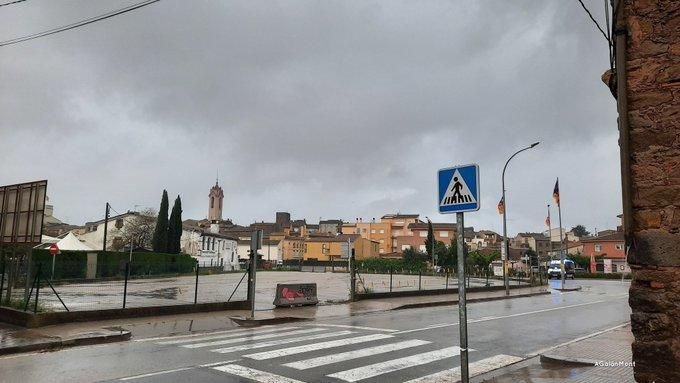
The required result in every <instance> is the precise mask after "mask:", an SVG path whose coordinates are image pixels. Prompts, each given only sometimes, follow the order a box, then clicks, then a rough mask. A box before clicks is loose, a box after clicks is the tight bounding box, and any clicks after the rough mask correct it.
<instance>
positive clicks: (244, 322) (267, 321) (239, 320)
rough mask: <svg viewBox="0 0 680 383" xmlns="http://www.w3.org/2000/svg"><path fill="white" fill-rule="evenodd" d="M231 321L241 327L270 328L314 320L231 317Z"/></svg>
mask: <svg viewBox="0 0 680 383" xmlns="http://www.w3.org/2000/svg"><path fill="white" fill-rule="evenodd" d="M229 319H230V320H231V321H232V322H234V323H236V324H237V325H239V326H241V327H258V326H268V325H275V324H282V323H292V322H304V321H311V320H313V318H302V317H274V318H262V319H258V318H255V319H250V318H246V317H229Z"/></svg>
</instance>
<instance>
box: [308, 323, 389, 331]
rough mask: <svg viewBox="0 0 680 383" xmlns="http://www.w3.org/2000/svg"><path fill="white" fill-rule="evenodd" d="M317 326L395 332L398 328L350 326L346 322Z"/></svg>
mask: <svg viewBox="0 0 680 383" xmlns="http://www.w3.org/2000/svg"><path fill="white" fill-rule="evenodd" d="M317 326H323V327H340V328H351V329H356V330H368V331H385V332H397V331H399V330H393V329H389V328H377V327H364V326H350V325H346V324H318V325H317Z"/></svg>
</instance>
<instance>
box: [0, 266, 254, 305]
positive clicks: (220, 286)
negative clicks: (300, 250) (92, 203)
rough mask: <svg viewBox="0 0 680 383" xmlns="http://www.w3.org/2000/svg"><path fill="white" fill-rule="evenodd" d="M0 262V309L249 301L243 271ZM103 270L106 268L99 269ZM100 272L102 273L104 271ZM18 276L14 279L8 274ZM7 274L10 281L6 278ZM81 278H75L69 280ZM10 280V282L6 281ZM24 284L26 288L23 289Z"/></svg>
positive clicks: (176, 267) (210, 268)
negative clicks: (88, 269) (5, 307)
mask: <svg viewBox="0 0 680 383" xmlns="http://www.w3.org/2000/svg"><path fill="white" fill-rule="evenodd" d="M54 261H55V262H54V266H53V265H52V263H51V262H49V261H48V262H45V260H44V259H34V260H33V261H31V262H30V264H29V261H27V260H25V259H24V260H23V261H22V264H20V265H17V264H16V263H17V262H18V260H16V259H12V258H11V257H2V259H0V282H1V284H0V305H3V306H9V307H13V308H17V309H21V310H27V311H43V312H45V311H47V312H54V311H86V310H103V309H118V308H129V307H151V306H168V305H182V304H198V303H212V302H230V301H242V300H246V299H247V289H248V286H247V282H248V281H247V277H246V276H245V275H246V273H247V272H246V270H237V271H230V272H225V271H222V269H221V268H219V267H215V266H213V267H210V266H205V267H201V266H202V265H199V264H198V263H196V262H193V263H192V264H187V262H184V263H179V262H174V261H173V262H171V261H168V260H167V259H163V258H161V259H158V260H154V259H153V258H152V257H146V258H143V257H139V260H136V257H135V256H134V254H133V256H132V257H131V260H126V261H123V262H119V263H118V264H116V265H114V266H111V265H106V262H100V263H99V264H98V265H97V266H96V267H97V269H96V272H94V271H93V272H92V273H90V274H93V275H94V277H92V275H90V278H86V277H82V276H83V275H87V274H88V273H87V272H86V271H83V270H82V269H83V267H88V265H87V264H85V265H83V262H76V261H73V260H69V259H68V258H65V257H62V258H60V257H57V258H56V259H55V260H54ZM101 265H105V266H101ZM102 267H106V268H105V269H102ZM12 270H15V271H16V270H20V271H19V272H18V273H16V272H13V273H11V272H10V271H12ZM10 274H12V277H11V278H10ZM73 276H79V277H73ZM10 279H11V280H10ZM27 282H28V283H27Z"/></svg>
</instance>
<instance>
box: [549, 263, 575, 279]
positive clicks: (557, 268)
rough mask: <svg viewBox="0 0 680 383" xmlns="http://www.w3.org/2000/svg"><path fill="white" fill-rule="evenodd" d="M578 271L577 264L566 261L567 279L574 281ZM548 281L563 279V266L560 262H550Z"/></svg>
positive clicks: (565, 271)
mask: <svg viewBox="0 0 680 383" xmlns="http://www.w3.org/2000/svg"><path fill="white" fill-rule="evenodd" d="M575 269H576V264H575V263H574V261H572V260H571V259H565V260H564V273H565V278H571V279H574V270H575ZM547 274H548V279H552V278H557V279H562V265H561V262H560V261H559V260H554V261H550V264H549V265H548V272H547Z"/></svg>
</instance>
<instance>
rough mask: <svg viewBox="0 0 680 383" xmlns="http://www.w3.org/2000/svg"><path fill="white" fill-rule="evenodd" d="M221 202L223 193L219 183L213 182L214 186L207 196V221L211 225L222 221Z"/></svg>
mask: <svg viewBox="0 0 680 383" xmlns="http://www.w3.org/2000/svg"><path fill="white" fill-rule="evenodd" d="M222 200H224V192H223V191H222V188H221V187H220V185H219V181H215V186H213V187H212V188H211V189H210V194H208V220H209V221H210V222H211V223H218V222H220V221H221V220H222Z"/></svg>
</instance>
